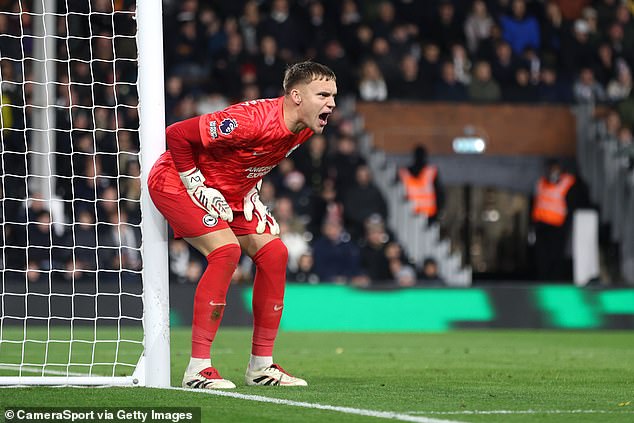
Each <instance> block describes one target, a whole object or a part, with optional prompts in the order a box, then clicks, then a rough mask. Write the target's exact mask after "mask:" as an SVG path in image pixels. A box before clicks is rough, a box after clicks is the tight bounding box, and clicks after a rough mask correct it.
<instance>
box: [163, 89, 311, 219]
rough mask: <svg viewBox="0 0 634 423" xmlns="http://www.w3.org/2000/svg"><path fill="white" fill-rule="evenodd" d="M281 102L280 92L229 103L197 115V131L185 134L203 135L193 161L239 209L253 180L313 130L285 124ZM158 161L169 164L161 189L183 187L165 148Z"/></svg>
mask: <svg viewBox="0 0 634 423" xmlns="http://www.w3.org/2000/svg"><path fill="white" fill-rule="evenodd" d="M283 103H284V97H279V98H273V99H263V100H253V101H248V102H245V103H239V104H236V105H233V106H229V107H227V108H226V109H224V110H221V111H218V112H214V113H209V114H206V115H202V116H200V117H199V118H198V134H191V133H187V134H186V136H187V138H188V139H193V138H195V137H199V138H200V140H201V142H200V144H199V145H198V147H197V148H195V150H194V162H195V165H196V167H198V168H199V169H200V171H201V172H202V174H203V176H204V177H205V179H206V181H205V184H206V185H207V186H210V187H213V188H215V189H217V190H218V191H220V192H221V193H222V195H224V197H225V199H226V200H227V202H228V203H229V206H230V207H231V208H232V209H233V210H234V211H240V210H242V207H243V204H242V201H243V198H244V196H245V195H246V194H247V192H249V190H250V189H251V188H253V186H254V185H255V184H256V182H257V181H259V180H260V179H262V177H263V176H264V175H266V174H267V173H269V172H270V171H271V170H272V169H273V168H274V167H275V166H277V164H278V163H279V162H280V161H281V160H282V159H283V158H284V157H287V156H288V155H289V154H290V153H291V152H292V151H293V150H295V149H296V148H297V147H299V145H301V144H302V143H304V142H305V141H306V140H307V139H308V138H310V136H311V135H313V131H312V130H311V129H309V128H306V129H304V130H302V131H300V132H299V133H297V134H294V133H293V132H291V131H290V130H289V129H288V128H287V127H286V124H285V123H284V112H283V107H282V106H283ZM175 125H178V123H176V124H175ZM190 127H191V126H188V128H190ZM160 167H170V168H171V169H169V170H168V169H164V170H168V172H166V173H165V174H164V177H162V178H159V179H160V180H161V182H162V185H163V189H166V190H173V189H178V190H181V189H182V190H184V189H185V188H184V186H183V185H182V183H181V180H180V177H179V176H178V172H177V171H176V167H175V165H174V162H173V159H172V155H171V154H170V152H169V151H167V152H165V153H163V155H162V156H161V157H160V158H159V160H158V161H157V164H156V166H155V168H157V169H156V170H159V169H158V168H160Z"/></svg>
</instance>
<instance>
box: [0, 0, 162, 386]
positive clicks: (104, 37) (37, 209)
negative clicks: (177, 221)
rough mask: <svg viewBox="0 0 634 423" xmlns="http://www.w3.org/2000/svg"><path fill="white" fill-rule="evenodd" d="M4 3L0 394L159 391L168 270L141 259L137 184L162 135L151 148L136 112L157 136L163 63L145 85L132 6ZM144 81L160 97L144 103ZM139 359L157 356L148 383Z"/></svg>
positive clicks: (149, 233) (143, 242)
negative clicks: (69, 389)
mask: <svg viewBox="0 0 634 423" xmlns="http://www.w3.org/2000/svg"><path fill="white" fill-rule="evenodd" d="M143 1H144V0H141V1H140V2H139V5H138V8H139V14H140V11H141V10H142V9H143V10H150V9H151V8H157V9H158V26H157V25H151V26H153V27H154V28H158V32H159V34H158V35H159V37H160V8H161V7H160V2H158V4H157V2H156V1H154V0H151V1H150V2H149V3H152V4H148V2H146V3H145V5H144V6H142V5H141V3H142V2H143ZM9 4H11V7H10V8H9V9H6V8H3V9H2V10H0V98H1V116H0V137H1V141H2V143H1V147H0V157H1V161H0V166H1V175H2V177H1V183H0V213H1V221H2V233H1V234H0V242H1V243H2V254H1V256H0V384H5V385H6V384H10V385H23V384H80V385H101V384H123V385H126V384H128V385H139V384H140V385H145V384H149V385H165V384H166V383H165V380H167V382H168V383H169V355H168V353H166V352H165V349H166V345H167V347H169V343H168V342H167V344H166V340H167V334H166V333H167V332H166V328H167V327H168V326H167V325H168V322H167V312H166V310H167V301H166V287H165V286H162V285H161V284H163V283H166V280H167V279H166V278H167V276H165V277H163V273H161V272H165V271H164V270H161V268H166V264H161V262H160V261H158V263H159V264H157V265H154V264H153V266H154V267H155V268H154V269H152V271H151V273H150V274H151V276H148V274H149V273H148V270H147V269H146V267H147V266H149V265H150V263H151V261H148V260H146V259H145V254H144V253H143V252H144V251H148V242H149V246H150V248H152V250H153V251H152V255H153V256H155V257H158V259H159V260H161V259H162V260H164V261H165V262H166V257H165V255H166V253H165V254H164V253H163V252H162V250H161V249H163V250H165V247H164V245H163V244H164V242H163V238H164V233H162V232H164V231H162V230H161V229H162V228H161V223H160V221H159V220H158V219H156V218H153V217H152V216H149V220H150V222H151V223H152V222H153V223H152V226H151V227H150V228H149V229H148V228H147V222H146V220H147V219H148V213H149V214H151V210H152V209H151V208H150V206H148V204H147V193H146V191H147V190H145V189H144V178H143V175H145V174H146V170H147V169H148V167H149V166H150V165H151V162H152V161H153V158H154V157H155V156H156V155H158V154H159V153H160V151H161V149H162V148H163V138H162V136H161V132H162V129H161V132H159V133H158V134H159V135H158V136H157V135H154V138H155V140H154V141H153V145H154V147H152V146H151V145H149V144H147V143H145V141H144V140H145V139H146V138H144V134H143V132H144V127H147V126H144V122H143V117H144V116H147V115H148V114H147V109H146V111H145V112H144V111H143V110H142V109H141V107H140V104H142V103H143V102H148V103H150V104H151V106H152V107H153V108H154V110H153V113H157V110H158V115H159V116H154V117H153V123H154V124H158V125H160V126H162V125H163V118H162V115H163V110H162V107H163V106H162V104H163V102H162V98H161V97H162V93H163V90H162V54H158V61H159V64H158V65H154V66H149V67H150V68H152V72H153V73H154V74H155V76H153V77H152V78H144V77H143V76H142V75H143V73H142V70H141V69H142V67H143V66H147V65H148V63H147V62H146V63H143V60H144V59H142V56H143V55H145V57H147V54H148V52H147V51H145V52H144V51H143V45H142V43H144V41H143V39H144V37H142V36H141V35H142V34H140V27H141V26H142V24H141V23H140V22H139V20H138V16H137V4H136V2H134V1H129V0H116V1H113V0H93V1H88V0H82V1H79V0H77V1H74V0H65V1H64V0H30V1H25V0H19V1H14V2H9ZM152 13H156V12H152ZM152 19H156V16H154V17H152ZM148 30H149V31H151V28H149V29H148ZM150 36H153V37H156V36H157V34H156V33H155V34H154V35H150ZM146 44H147V43H146ZM154 44H158V45H159V49H160V48H161V47H160V46H161V45H162V43H161V42H160V38H159V42H157V41H156V38H155V39H154ZM150 54H154V56H156V53H151V52H150ZM155 59H156V58H155ZM140 62H141V63H142V64H143V66H140ZM141 82H143V83H145V84H146V85H147V83H150V84H154V86H153V87H151V88H150V92H154V93H155V94H153V95H155V96H157V97H156V98H151V97H150V98H147V99H146V98H144V94H143V90H144V89H145V90H146V92H147V90H148V88H147V87H146V88H143V87H141ZM140 99H141V101H140ZM145 132H146V134H145V137H147V132H148V131H145ZM141 144H143V145H144V147H143V149H142V148H140V146H141ZM146 144H147V147H148V148H147V150H148V151H149V153H146V152H144V151H143V150H144V149H146ZM148 162H149V163H148ZM148 210H150V212H148ZM165 273H166V272H165ZM148 277H152V279H154V280H153V284H146V283H144V282H145V281H146V280H147V279H148ZM147 285H150V287H149V288H148V286H147ZM148 289H149V290H150V291H148ZM148 298H151V299H152V300H151V301H149V302H148V301H147V299H148ZM157 304H158V309H157ZM152 307H154V308H152ZM157 310H158V311H157ZM148 319H150V320H148ZM157 319H159V321H157ZM161 319H162V321H160V320H161ZM148 326H150V327H151V328H152V329H151V330H153V331H154V332H150V333H149V334H148V331H147V328H148ZM157 328H158V331H160V332H157ZM157 340H158V341H161V342H162V345H159V346H157V344H158V342H157ZM148 345H151V348H148V347H147V346H148ZM157 348H158V349H157ZM156 351H158V352H156ZM166 354H167V358H165V356H166ZM148 356H149V357H150V358H152V357H153V359H154V361H156V358H157V357H162V359H163V363H159V364H158V365H157V364H156V363H155V364H150V366H152V370H151V371H152V372H154V373H155V375H154V376H151V377H150V380H149V382H148V380H146V379H147V378H146V371H148V370H149V369H148V368H147V367H148ZM161 367H166V369H163V370H160V371H162V372H167V379H166V377H165V375H164V374H163V375H162V376H161V375H159V376H157V375H156V372H157V369H160V368H161ZM148 373H149V371H148Z"/></svg>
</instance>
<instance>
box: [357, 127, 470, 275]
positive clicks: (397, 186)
mask: <svg viewBox="0 0 634 423" xmlns="http://www.w3.org/2000/svg"><path fill="white" fill-rule="evenodd" d="M359 150H360V152H361V154H362V155H363V156H364V157H365V158H366V159H367V160H368V165H369V166H370V169H371V170H372V174H373V176H374V182H375V183H376V185H377V186H378V187H379V189H380V190H381V192H382V193H383V195H384V196H385V198H386V201H387V203H388V221H387V224H388V226H389V228H390V229H391V230H393V231H394V233H395V234H396V236H397V237H398V239H399V241H400V242H401V244H402V245H403V248H404V250H405V251H406V253H407V255H408V257H409V259H410V260H411V261H412V262H413V263H415V264H416V266H417V267H419V268H420V267H422V265H423V261H424V259H425V258H426V257H433V258H434V259H435V260H436V262H437V263H438V269H439V273H440V275H441V276H442V278H443V280H444V281H445V283H446V284H447V285H449V286H470V285H471V281H472V271H471V268H470V267H463V266H462V257H461V255H460V254H459V253H457V252H453V253H452V252H451V245H450V242H449V241H448V240H446V239H441V238H440V227H439V225H438V224H437V223H431V224H430V223H429V222H428V221H427V218H426V217H425V216H422V215H420V214H415V213H413V211H412V210H413V205H412V203H411V202H410V201H408V200H407V199H406V198H405V188H404V186H403V184H402V183H401V182H400V181H398V180H397V179H396V175H397V168H396V165H395V164H394V163H390V162H389V161H388V160H387V156H386V154H385V152H384V151H382V150H378V149H375V148H374V147H373V145H372V137H371V135H369V134H364V135H363V136H362V137H361V143H360V146H359Z"/></svg>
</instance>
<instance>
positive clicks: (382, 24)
mask: <svg viewBox="0 0 634 423" xmlns="http://www.w3.org/2000/svg"><path fill="white" fill-rule="evenodd" d="M394 15H395V11H394V5H393V4H392V2H391V1H389V0H383V1H381V2H380V3H379V5H378V7H377V18H376V19H375V20H374V22H373V23H372V31H373V32H374V36H375V37H381V38H385V39H386V40H387V39H388V38H389V37H390V35H391V34H392V31H393V30H394V27H395V26H396V22H395V20H394Z"/></svg>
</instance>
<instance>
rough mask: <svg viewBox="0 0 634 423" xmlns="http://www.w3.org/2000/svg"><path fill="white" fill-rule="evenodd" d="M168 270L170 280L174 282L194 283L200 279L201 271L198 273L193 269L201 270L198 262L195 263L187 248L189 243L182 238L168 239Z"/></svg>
mask: <svg viewBox="0 0 634 423" xmlns="http://www.w3.org/2000/svg"><path fill="white" fill-rule="evenodd" d="M168 245H169V271H170V281H172V282H175V283H196V282H198V280H199V279H200V276H201V275H202V272H200V274H198V278H196V277H195V276H196V274H197V272H196V271H195V270H202V266H200V263H195V262H196V261H197V260H194V259H193V258H192V255H191V251H190V250H189V245H188V244H187V242H185V241H184V240H182V239H170V240H169V243H168Z"/></svg>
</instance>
